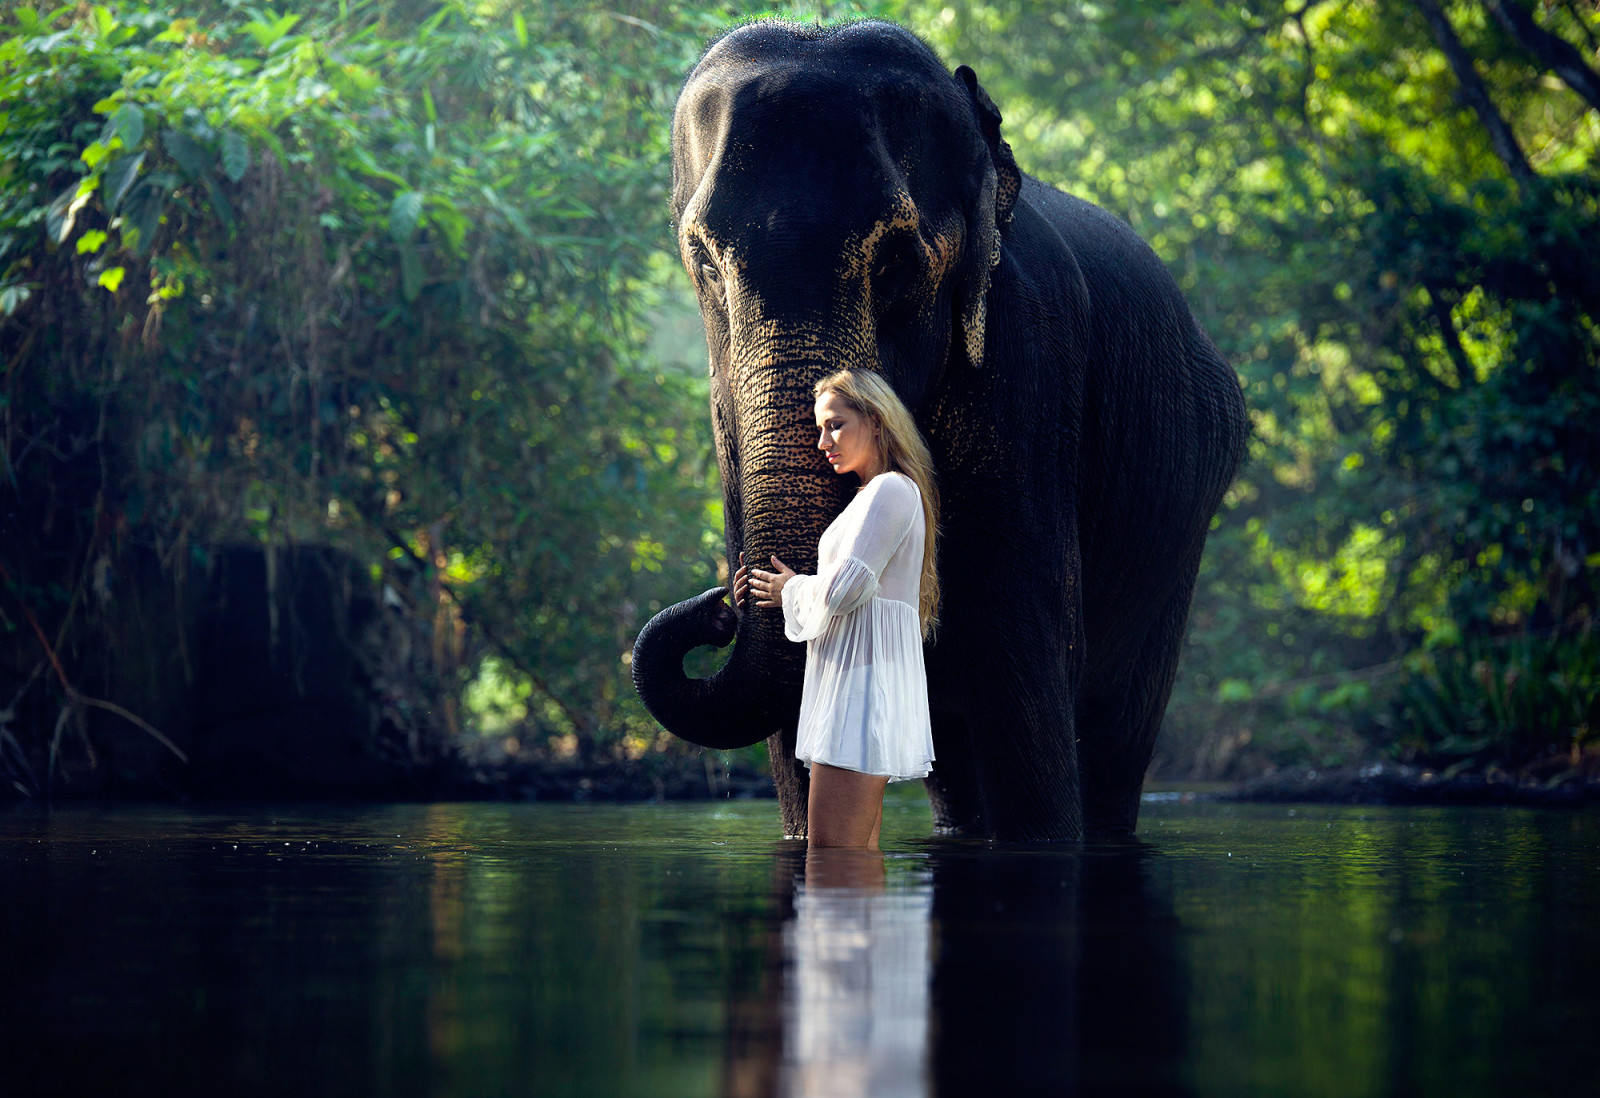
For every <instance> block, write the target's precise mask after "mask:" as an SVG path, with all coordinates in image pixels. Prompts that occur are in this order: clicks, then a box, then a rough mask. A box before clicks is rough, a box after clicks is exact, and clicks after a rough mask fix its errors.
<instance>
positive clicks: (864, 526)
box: [783, 473, 933, 781]
mask: <svg viewBox="0 0 1600 1098" xmlns="http://www.w3.org/2000/svg"><path fill="white" fill-rule="evenodd" d="M925 526H926V524H925V522H924V521H923V517H922V496H921V493H920V492H918V490H917V485H916V482H915V481H913V480H912V479H911V478H910V477H908V476H906V475H905V474H903V473H880V474H878V475H877V476H875V477H873V478H872V480H870V481H869V482H868V483H867V485H866V487H864V488H862V489H861V490H860V491H859V492H857V493H856V498H855V499H853V500H851V501H850V505H849V506H848V507H846V508H845V509H844V511H843V512H842V513H840V515H839V517H838V518H836V519H834V520H833V523H832V525H830V526H829V527H828V529H827V531H826V532H824V533H823V535H822V541H821V542H820V543H819V544H818V546H817V574H816V575H814V576H795V577H794V578H793V579H791V580H790V581H789V582H788V583H786V584H784V587H783V622H784V632H785V633H786V634H787V635H788V637H789V639H790V640H792V641H805V642H806V677H805V688H804V691H803V693H802V694H801V699H800V730H799V735H798V737H797V740H796V743H795V757H796V758H798V759H799V760H800V761H801V762H804V763H805V764H806V766H807V767H809V766H810V765H811V764H812V763H814V762H821V763H827V764H828V765H829V766H837V767H842V768H843V769H845V770H855V771H859V772H860V773H863V774H886V775H888V777H889V780H890V781H906V780H908V779H910V778H923V777H926V776H927V775H928V772H929V770H930V769H931V768H932V766H931V764H932V763H933V730H932V726H931V725H930V724H929V721H928V680H927V675H926V673H925V672H924V671H923V667H922V626H921V623H920V621H919V620H918V616H917V594H918V587H919V585H920V582H921V579H922V549H923V545H924V543H925V540H926V533H927V532H926V529H925Z"/></svg>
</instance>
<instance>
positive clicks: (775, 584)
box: [734, 553, 795, 610]
mask: <svg viewBox="0 0 1600 1098" xmlns="http://www.w3.org/2000/svg"><path fill="white" fill-rule="evenodd" d="M739 560H740V561H741V562H742V561H743V560H744V554H743V553H740V554H739ZM772 566H773V567H774V568H776V569H777V571H776V572H764V571H762V570H761V569H759V568H750V567H748V566H747V565H745V564H743V563H741V564H740V566H739V571H740V572H748V573H749V574H748V576H747V577H746V583H747V584H748V586H749V591H750V593H751V594H753V595H754V596H755V598H756V605H757V606H759V607H761V608H762V609H763V610H776V609H778V608H779V607H781V606H782V605H783V586H784V584H786V583H788V582H789V581H790V580H791V579H793V578H794V574H795V573H794V569H792V568H790V567H789V566H788V565H787V564H785V563H783V561H781V560H779V559H778V558H777V555H776V554H774V555H773V558H772ZM738 582H739V578H738V576H737V575H735V577H734V584H735V588H734V590H735V591H736V592H737V590H738ZM736 597H737V596H736Z"/></svg>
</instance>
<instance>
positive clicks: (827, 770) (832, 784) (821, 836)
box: [806, 763, 889, 850]
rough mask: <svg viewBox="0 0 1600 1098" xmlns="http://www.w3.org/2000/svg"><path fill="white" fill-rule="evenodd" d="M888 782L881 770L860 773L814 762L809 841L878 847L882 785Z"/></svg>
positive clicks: (809, 842) (820, 843) (809, 805)
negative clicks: (875, 772) (878, 771)
mask: <svg viewBox="0 0 1600 1098" xmlns="http://www.w3.org/2000/svg"><path fill="white" fill-rule="evenodd" d="M888 784H889V779H888V778H887V777H885V776H883V775H880V774H858V773H856V772H855V771H854V770H841V769H840V768H839V767H837V766H829V765H828V764H827V763H813V764H812V767H811V798H810V800H809V801H808V802H807V805H806V833H807V835H808V840H807V841H808V845H810V846H853V847H858V848H861V849H863V850H876V849H878V825H879V822H880V821H881V820H882V819H883V789H884V786H886V785H888Z"/></svg>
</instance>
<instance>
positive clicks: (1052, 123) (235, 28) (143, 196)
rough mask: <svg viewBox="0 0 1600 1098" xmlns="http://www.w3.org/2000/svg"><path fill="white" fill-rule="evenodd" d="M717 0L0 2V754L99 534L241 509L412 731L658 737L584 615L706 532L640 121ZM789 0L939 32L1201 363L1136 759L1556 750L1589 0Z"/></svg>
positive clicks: (675, 310)
mask: <svg viewBox="0 0 1600 1098" xmlns="http://www.w3.org/2000/svg"><path fill="white" fill-rule="evenodd" d="M743 14H745V13H744V12H742V11H740V10H735V9H734V8H733V7H732V6H712V5H705V6H703V7H702V6H693V5H685V4H677V3H672V2H670V0H658V2H657V3H655V4H633V5H626V6H621V7H619V8H617V9H615V10H600V9H595V8H592V7H591V6H589V5H585V4H582V3H580V2H579V0H547V2H544V3H539V4H534V3H523V2H515V0H501V2H490V0H484V2H471V0H392V2H386V0H318V2H308V3H303V4H297V5H295V6H294V8H293V11H292V13H285V14H280V13H278V12H275V11H272V10H269V9H266V8H263V7H258V6H255V5H250V4H245V3H240V2H235V0H211V2H209V3H201V4H193V5H186V6H185V7H184V10H183V14H182V16H181V17H178V16H175V15H173V14H172V13H171V12H170V11H167V10H166V9H165V6H163V5H156V4H152V3H138V2H126V3H110V4H104V5H92V6H91V5H75V6H71V7H64V8H61V9H59V10H56V11H54V12H51V11H46V10H42V9H41V10H37V11H36V10H33V9H30V8H28V7H22V6H17V7H13V8H11V9H10V10H9V11H8V12H7V13H6V14H5V15H3V16H0V19H3V20H4V22H3V24H0V357H3V361H4V363H5V366H4V369H5V374H4V380H3V389H0V418H3V422H0V431H3V434H4V439H3V442H4V445H3V452H4V454H5V466H4V470H3V474H4V476H3V480H4V485H3V487H0V522H3V523H4V536H3V538H0V566H3V567H4V569H5V573H4V575H3V577H0V582H3V585H4V590H5V595H4V597H3V598H0V631H3V636H4V638H5V642H4V651H3V653H0V695H3V696H0V703H4V704H6V708H4V709H0V760H4V769H5V773H6V776H7V777H8V779H11V780H14V781H17V782H20V783H21V784H22V785H23V786H24V787H28V786H32V787H37V786H38V785H39V784H40V783H41V779H42V774H41V771H42V770H43V769H44V764H43V763H42V760H43V759H45V757H46V755H47V754H50V748H51V746H52V744H54V745H56V746H59V741H60V738H61V737H62V735H63V734H64V730H70V729H71V728H73V727H74V726H81V721H82V717H83V713H84V711H85V706H90V705H93V704H94V703H95V702H97V701H109V702H111V703H113V704H115V703H116V702H117V699H116V698H111V697H106V698H97V697H96V696H95V695H96V694H97V692H99V690H100V688H101V687H103V685H104V683H103V682H101V681H97V680H96V678H95V673H94V672H93V671H92V670H91V669H92V668H93V667H94V666H95V662H94V661H95V655H94V654H95V653H96V652H97V651H98V650H99V649H100V648H102V647H103V645H102V644H101V643H100V641H101V640H102V639H103V638H102V634H103V633H104V632H105V630H106V629H108V628H109V626H108V625H107V624H106V623H107V622H108V621H109V619H110V617H111V616H112V615H113V613H114V611H113V609H112V608H113V607H114V606H115V605H116V601H117V596H118V593H119V587H118V584H119V583H122V584H126V583H131V582H134V579H133V577H134V576H135V575H136V574H137V572H136V570H135V569H132V568H129V567H125V566H124V564H123V562H124V561H125V560H126V559H127V556H128V554H130V553H132V552H134V551H142V552H145V553H147V554H150V555H151V556H152V558H153V559H155V560H158V561H159V562H160V569H161V573H162V574H163V575H164V576H167V577H170V578H171V579H172V582H173V583H175V584H178V585H180V586H181V583H182V577H183V575H184V574H185V573H186V572H187V571H191V570H193V571H204V570H205V569H206V568H208V567H209V566H210V563H211V561H212V559H213V557H214V555H215V553H216V552H217V551H218V550H219V548H220V547H222V546H225V545H229V544H235V543H238V542H240V541H247V542H250V543H253V544H258V545H261V546H264V547H266V549H267V551H268V554H269V557H270V555H271V553H272V552H275V551H278V550H280V549H282V548H283V547H285V546H292V545H300V544H329V545H333V546H335V547H337V548H338V549H339V550H340V551H342V552H344V553H346V554H348V555H349V556H350V557H351V559H353V560H354V561H356V562H357V563H358V564H359V566H360V568H361V569H362V570H363V574H364V575H369V576H370V577H371V581H372V584H373V585H374V590H376V591H379V592H381V597H382V599H383V600H384V602H385V603H386V604H387V605H388V606H389V607H390V608H391V609H392V610H394V611H396V612H398V613H399V614H400V615H402V616H403V617H404V619H405V621H406V623H407V628H408V630H409V633H410V635H411V636H414V637H415V638H417V639H418V641H419V643H418V644H416V645H415V646H413V648H414V651H411V653H410V655H409V656H408V659H407V661H406V662H405V664H404V666H402V667H391V668H388V670H387V674H388V676H389V679H390V681H391V687H393V689H392V691H391V692H392V693H394V694H396V697H395V698H394V699H393V705H394V707H396V708H397V710H402V711H404V713H408V714H410V716H409V717H408V718H407V719H409V720H411V721H412V722H413V723H414V724H415V725H416V731H418V733H419V734H422V735H426V736H430V737H435V738H437V737H441V736H443V737H452V736H467V735H470V734H472V733H473V732H482V731H486V730H487V731H494V732H497V733H508V732H512V733H515V734H516V735H517V737H518V738H519V739H520V740H521V741H523V742H524V743H525V744H527V745H529V746H530V747H532V748H534V749H536V750H541V751H552V750H555V751H557V753H563V754H575V755H577V756H578V757H580V758H594V757H600V756H605V757H611V756H617V757H630V758H638V757H640V756H641V755H647V754H649V755H652V757H654V753H655V752H659V751H663V750H667V751H670V750H672V747H671V745H669V744H666V743H662V742H659V741H658V738H657V736H656V735H655V732H654V729H653V726H652V725H651V724H650V722H649V721H648V719H647V718H645V717H644V715H643V714H642V712H641V711H640V710H639V708H638V706H637V704H636V702H635V701H634V699H633V696H632V692H631V690H630V689H629V688H628V686H627V667H626V660H627V655H628V647H629V644H630V642H631V639H632V637H633V635H634V633H635V632H636V630H637V629H638V627H639V625H641V624H642V622H643V621H644V620H645V619H646V618H647V617H648V616H649V614H650V613H651V612H652V610H653V609H654V608H657V607H658V606H659V605H660V602H661V600H663V599H672V598H677V597H682V596H683V595H686V594H688V593H692V592H694V591H697V590H700V589H701V588H703V587H704V586H705V585H706V584H707V582H708V581H709V580H710V578H711V577H712V576H713V575H715V574H716V572H717V570H718V569H719V568H723V567H725V564H724V563H723V562H722V561H721V560H720V557H719V555H720V546H721V537H720V526H721V518H720V503H719V494H718V489H717V485H716V478H715V471H714V464H713V463H712V462H711V460H710V456H709V426H708V424H707V422H706V420H707V417H706V414H705V403H704V391H703V380H702V379H701V373H702V365H701V363H700V362H698V361H692V360H691V359H692V355H689V354H687V353H684V352H682V351H681V349H680V346H681V341H680V344H674V343H672V342H671V341H664V340H663V339H661V338H660V333H661V332H663V331H665V330H667V329H669V328H672V327H674V326H675V325H676V326H680V327H681V325H682V323H683V316H682V314H683V311H684V308H685V306H684V305H682V303H681V302H682V297H681V291H680V289H679V282H680V280H681V275H680V274H679V273H677V271H676V270H675V263H676V261H675V258H673V257H672V255H671V249H672V242H671V234H670V230H669V226H668V222H667V207H666V201H665V186H666V172H667V164H666V156H665V149H666V138H667V120H668V117H669V112H670V104H671V101H672V97H673V95H674V94H675V91H676V88H677V83H678V81H679V80H680V79H681V77H682V74H683V73H684V72H685V71H686V70H687V68H688V67H689V66H690V65H691V64H692V62H693V59H694V57H695V55H696V53H697V51H698V49H699V47H700V45H701V43H702V42H703V41H704V39H705V38H706V37H707V36H709V35H710V34H712V33H714V32H715V31H716V30H717V29H718V28H719V27H721V26H725V25H727V23H728V22H730V21H731V20H733V19H736V18H738V17H741V16H742V15H743ZM798 14H800V15H802V16H805V17H812V16H815V15H816V14H819V13H818V12H817V11H815V10H814V9H808V10H803V11H800V12H798ZM820 14H822V15H824V16H826V17H830V18H831V17H840V16H846V15H852V14H876V15H887V16H889V17H892V18H897V19H899V20H900V21H902V22H904V23H906V24H907V25H909V26H911V27H912V28H913V29H915V30H917V31H918V32H919V33H921V34H923V35H924V36H925V37H927V38H928V39H929V40H930V41H931V42H932V43H933V44H934V45H935V46H936V47H938V48H939V49H940V51H941V52H942V53H943V54H944V56H945V57H946V58H947V59H948V60H949V61H950V62H951V63H952V64H954V63H957V62H965V63H968V64H971V65H973V66H974V67H975V68H976V69H977V71H978V73H979V76H980V79H982V80H983V81H984V83H985V85H986V87H987V88H988V90H989V91H990V92H991V94H992V95H993V97H994V98H995V100H996V101H997V102H998V103H999V104H1000V106H1001V109H1002V110H1003V111H1004V112H1005V115H1006V133H1007V136H1008V138H1009V140H1010V141H1011V143H1012V144H1013V146H1014V147H1015V148H1016V150H1017V154H1018V159H1019V162H1020V163H1022V164H1023V165H1024V166H1025V167H1026V168H1028V169H1029V170H1030V171H1032V172H1034V173H1035V174H1037V175H1039V176H1041V177H1042V178H1044V179H1046V180H1047V181H1049V182H1052V183H1055V184H1057V185H1059V186H1063V187H1065V188H1067V189H1071V190H1073V191H1075V192H1077V193H1080V194H1083V195H1085V196H1086V197H1089V198H1092V199H1094V200H1095V201H1098V202H1100V203H1101V204H1103V205H1105V206H1107V207H1108V208H1109V209H1111V210H1113V211H1114V212H1116V213H1118V214H1119V215H1121V216H1123V217H1125V218H1127V219H1128V220H1129V221H1131V222H1132V223H1133V224H1134V226H1135V227H1136V228H1137V229H1138V230H1139V231H1140V232H1141V233H1142V234H1143V235H1144V236H1145V237H1146V239H1148V240H1150V242H1151V243H1152V245H1153V246H1154V247H1155V248H1156V250H1157V251H1158V253H1160V254H1161V256H1162V257H1163V258H1164V259H1165V260H1166V261H1167V262H1168V263H1169V264H1170V265H1171V267H1172V268H1173V270H1174V271H1175V273H1177V274H1178V276H1179V277H1180V279H1181V280H1182V282H1183V284H1184V287H1185V289H1186V291H1187V292H1188V294H1189V295H1190V299H1191V302H1192V303H1193V305H1194V307H1195V310H1196V312H1197V314H1198V315H1199V316H1200V318H1201V320H1202V322H1203V323H1204V324H1205V326H1206V327H1207V329H1208V330H1209V331H1210V332H1211V333H1212V334H1213V336H1214V338H1215V339H1216V340H1217V341H1218V343H1219V345H1220V346H1221V347H1222V348H1223V350H1224V351H1225V353H1226V354H1227V355H1228V356H1229V358H1230V359H1231V360H1232V361H1233V362H1234V363H1235V364H1236V365H1237V367H1238V369H1239V371H1240V373H1241V375H1242V377H1243V378H1244V380H1245V384H1246V386H1247V391H1248V396H1249V399H1250V402H1251V405H1252V409H1253V415H1254V418H1255V425H1256V440H1255V449H1254V454H1253V461H1252V463H1251V466H1250V467H1249V469H1248V470H1247V472H1246V474H1245V476H1244V478H1243V479H1242V480H1241V482H1240V483H1239V485H1238V486H1237V487H1236V489H1235V490H1234V492H1233V493H1232V495H1231V496H1230V499H1229V504H1228V507H1227V510H1226V511H1225V513H1224V514H1223V515H1222V516H1220V518H1219V520H1218V523H1217V528H1216V531H1215V533H1214V535H1213V539H1212V546H1211V551H1210V554H1209V557H1208V561H1207V564H1206V569H1205V572H1204V574H1203V576H1202V590H1201V592H1200V595H1199V597H1198V600H1197V603H1196V607H1195V613H1194V617H1193V622H1192V627H1191V638H1190V640H1191V648H1190V654H1189V656H1188V660H1187V663H1186V668H1185V673H1184V675H1183V678H1182V679H1181V681H1180V685H1179V688H1178V694H1177V696H1176V697H1175V700H1174V708H1173V712H1172V714H1171V716H1170V718H1169V728H1168V733H1167V735H1166V736H1165V738H1164V741H1163V747H1162V748H1161V751H1162V752H1163V754H1162V756H1161V760H1160V761H1161V765H1162V766H1163V767H1164V768H1165V770H1166V772H1167V773H1168V774H1172V775H1181V774H1195V775H1215V774H1241V773H1245V772H1248V771H1249V770H1251V769H1255V768H1259V767H1260V766H1263V765H1267V764H1274V763H1283V762H1288V761H1294V760H1296V759H1301V758H1304V759H1310V760H1316V761H1329V760H1336V759H1338V758H1340V757H1352V758H1353V757H1355V756H1357V755H1360V754H1363V753H1369V752H1371V751H1373V750H1385V751H1389V752H1394V753H1399V754H1405V755H1420V756H1423V757H1426V758H1428V759H1430V760H1433V759H1439V760H1444V759H1470V758H1472V757H1474V756H1475V754H1477V753H1480V752H1484V751H1489V752H1493V753H1494V754H1495V756H1496V757H1497V758H1504V757H1505V756H1506V755H1507V754H1508V753H1509V754H1511V755H1514V756H1516V757H1517V759H1518V761H1525V760H1526V759H1529V758H1532V757H1534V756H1537V755H1538V754H1540V753H1541V752H1549V751H1552V750H1559V751H1560V752H1561V753H1562V754H1563V757H1571V758H1573V759H1574V760H1575V759H1576V758H1577V757H1578V755H1580V754H1581V752H1582V750H1583V748H1585V747H1586V746H1589V745H1591V744H1592V743H1593V741H1594V735H1595V727H1596V724H1595V722H1596V720H1597V706H1600V642H1597V639H1596V637H1595V635H1594V632H1593V627H1592V620H1593V615H1594V613H1595V610H1596V603H1597V598H1600V582H1597V577H1600V488H1597V481H1600V438H1597V431H1600V427H1597V424H1600V384H1597V381H1600V327H1597V325H1600V256H1597V255H1596V252H1595V248H1594V242H1595V241H1596V240H1600V173H1597V172H1596V169H1595V165H1594V154H1595V148H1596V144H1597V142H1600V77H1597V76H1596V74H1595V66H1596V56H1597V52H1600V13H1597V11H1596V9H1595V8H1594V7H1593V5H1590V4H1585V3H1581V2H1578V0H1552V2H1547V3H1544V4H1542V5H1541V6H1540V7H1539V8H1538V9H1537V10H1534V9H1531V8H1525V7H1524V6H1523V4H1522V0H1484V2H1479V0H1460V2H1456V3H1443V2H1440V0H1406V2H1398V0H1396V2H1387V0H1383V2H1380V0H1289V2H1288V3H1286V4H1282V5H1276V6H1273V7H1272V8H1271V9H1270V10H1261V9H1258V8H1256V7H1240V6H1237V5H1232V4H1224V3H1213V2H1210V0H1188V2H1186V3H1183V4H1178V5H1174V4H1170V3H1165V2H1156V0H1130V2H1126V3H1117V4H1111V5H1100V4H1080V3H1065V4H1063V3H1059V2H1052V3H1035V2H1032V0H996V2H994V3H986V4H978V5H971V6H962V7H957V6H955V5H952V6H948V7H947V6H944V5H943V4H938V3H922V2H915V0H885V2H882V3H875V4H871V5H866V6H851V7H848V8H846V7H843V6H839V5H829V6H827V7H826V8H825V9H824V10H823V11H822V12H821V13H820ZM653 335H655V336H656V337H657V338H655V339H654V340H652V336H653ZM268 574H269V577H270V575H271V574H272V573H271V571H270V569H269V572H268ZM402 679H403V680H404V685H403V687H401V686H395V685H394V683H396V682H398V681H399V680H402ZM69 684H71V685H69ZM101 708H104V707H103V706H102V707H101ZM106 719H107V720H121V719H122V718H120V717H118V718H111V717H109V716H107V718H106ZM152 731H153V730H152ZM116 734H131V735H138V733H137V732H133V731H129V730H127V729H126V728H125V729H124V730H123V731H121V732H117V733H116ZM52 757H53V756H52Z"/></svg>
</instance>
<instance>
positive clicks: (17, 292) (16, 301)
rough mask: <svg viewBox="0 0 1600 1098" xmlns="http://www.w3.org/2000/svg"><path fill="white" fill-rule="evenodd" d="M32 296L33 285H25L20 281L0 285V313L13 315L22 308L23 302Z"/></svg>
mask: <svg viewBox="0 0 1600 1098" xmlns="http://www.w3.org/2000/svg"><path fill="white" fill-rule="evenodd" d="M32 296H33V287H31V286H25V285H23V284H22V283H20V282H18V283H13V284H12V285H10V286H3V287H0V313H4V314H5V315H6V316H11V315H12V314H14V313H15V312H16V311H17V310H18V309H20V308H22V304H23V302H25V301H27V300H28V298H30V297H32Z"/></svg>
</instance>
